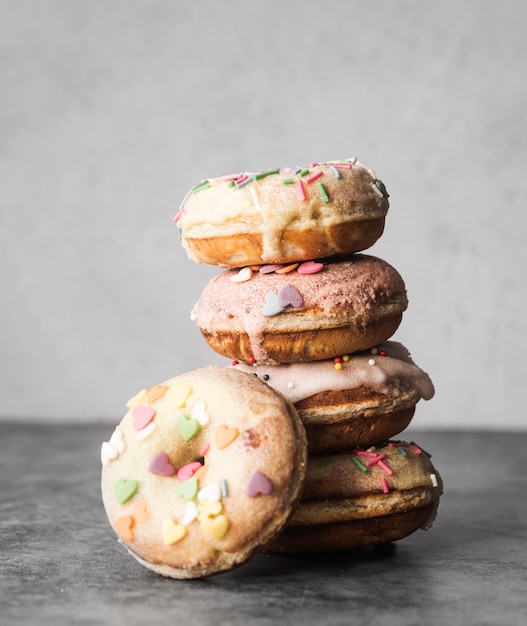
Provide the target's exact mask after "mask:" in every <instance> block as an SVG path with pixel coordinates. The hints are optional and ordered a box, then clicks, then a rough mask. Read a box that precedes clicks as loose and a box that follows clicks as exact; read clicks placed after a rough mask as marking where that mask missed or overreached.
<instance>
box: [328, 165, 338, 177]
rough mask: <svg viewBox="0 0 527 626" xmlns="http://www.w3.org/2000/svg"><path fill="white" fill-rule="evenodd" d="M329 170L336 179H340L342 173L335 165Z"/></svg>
mask: <svg viewBox="0 0 527 626" xmlns="http://www.w3.org/2000/svg"><path fill="white" fill-rule="evenodd" d="M329 170H330V172H331V173H332V174H333V176H334V177H335V178H337V179H338V178H340V172H339V171H338V169H337V168H336V167H335V166H334V165H330V166H329Z"/></svg>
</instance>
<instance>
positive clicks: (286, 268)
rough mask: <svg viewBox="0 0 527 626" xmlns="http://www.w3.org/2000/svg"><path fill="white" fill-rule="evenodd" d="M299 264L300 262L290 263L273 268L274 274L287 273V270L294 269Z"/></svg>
mask: <svg viewBox="0 0 527 626" xmlns="http://www.w3.org/2000/svg"><path fill="white" fill-rule="evenodd" d="M299 265H300V263H291V265H284V267H281V268H280V269H277V270H275V274H289V272H292V271H293V270H296V268H297V267H298V266H299Z"/></svg>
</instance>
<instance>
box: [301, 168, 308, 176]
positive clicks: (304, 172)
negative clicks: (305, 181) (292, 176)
mask: <svg viewBox="0 0 527 626" xmlns="http://www.w3.org/2000/svg"><path fill="white" fill-rule="evenodd" d="M306 174H309V168H306V169H305V170H300V172H298V175H299V176H305V175H306Z"/></svg>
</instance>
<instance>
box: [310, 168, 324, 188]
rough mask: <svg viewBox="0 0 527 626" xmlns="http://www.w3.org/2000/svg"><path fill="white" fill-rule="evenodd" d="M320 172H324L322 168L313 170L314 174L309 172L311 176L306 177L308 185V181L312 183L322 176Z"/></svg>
mask: <svg viewBox="0 0 527 626" xmlns="http://www.w3.org/2000/svg"><path fill="white" fill-rule="evenodd" d="M322 174H324V172H323V171H322V170H319V171H318V172H315V173H314V174H311V176H308V177H307V178H306V183H307V184H308V185H309V183H312V182H313V181H314V180H316V179H317V178H320V177H321V176H322Z"/></svg>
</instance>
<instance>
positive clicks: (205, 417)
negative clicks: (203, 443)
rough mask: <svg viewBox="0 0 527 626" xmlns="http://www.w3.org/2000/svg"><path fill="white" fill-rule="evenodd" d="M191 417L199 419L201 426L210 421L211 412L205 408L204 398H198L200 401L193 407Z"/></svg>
mask: <svg viewBox="0 0 527 626" xmlns="http://www.w3.org/2000/svg"><path fill="white" fill-rule="evenodd" d="M190 417H191V418H192V419H195V420H196V421H198V422H199V423H200V425H201V426H205V425H206V424H208V423H209V419H210V418H209V414H208V413H207V411H206V410H205V402H203V400H198V402H196V404H195V405H194V407H193V408H192V412H191V414H190Z"/></svg>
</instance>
